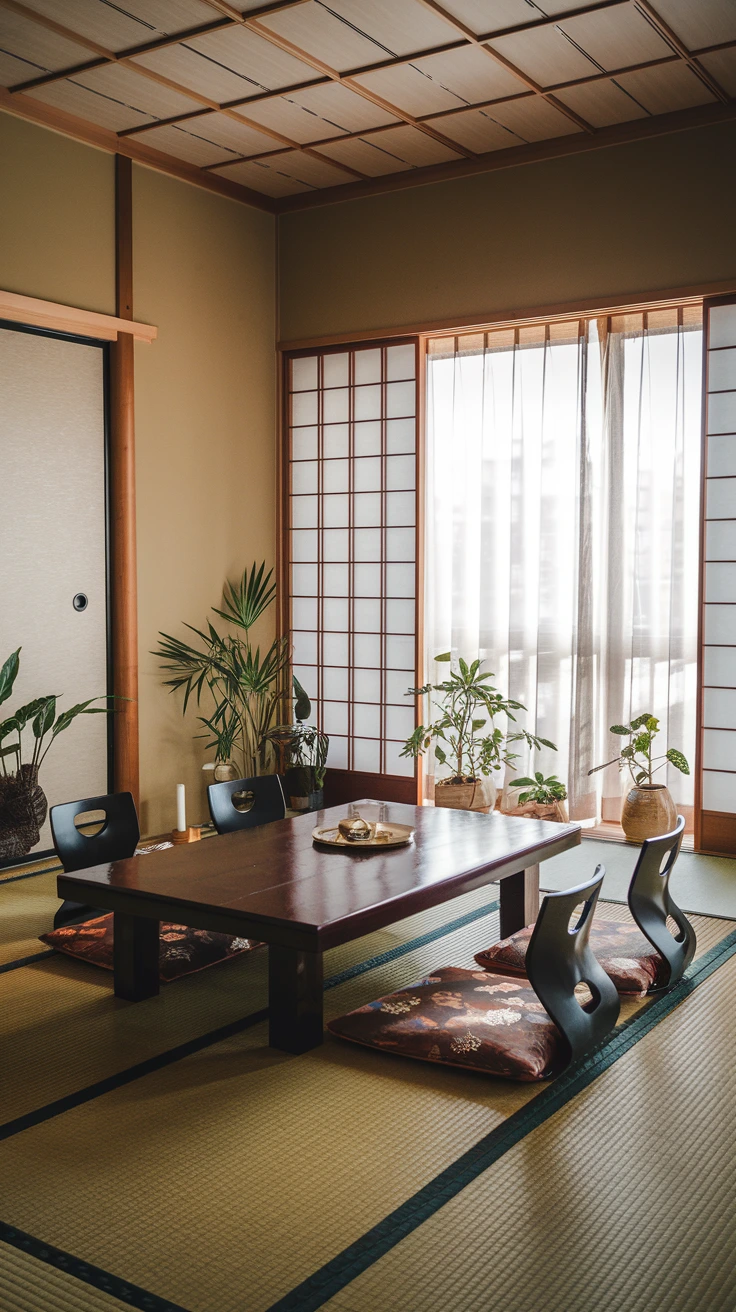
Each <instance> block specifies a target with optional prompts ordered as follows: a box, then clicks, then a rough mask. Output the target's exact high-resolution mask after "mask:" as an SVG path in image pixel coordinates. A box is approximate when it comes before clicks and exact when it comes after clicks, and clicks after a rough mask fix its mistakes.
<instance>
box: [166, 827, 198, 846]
mask: <svg viewBox="0 0 736 1312" xmlns="http://www.w3.org/2000/svg"><path fill="white" fill-rule="evenodd" d="M201 837H202V830H201V828H200V826H199V825H187V828H186V829H172V831H171V841H172V843H174V845H177V844H178V843H198V842H199V840H200V838H201Z"/></svg>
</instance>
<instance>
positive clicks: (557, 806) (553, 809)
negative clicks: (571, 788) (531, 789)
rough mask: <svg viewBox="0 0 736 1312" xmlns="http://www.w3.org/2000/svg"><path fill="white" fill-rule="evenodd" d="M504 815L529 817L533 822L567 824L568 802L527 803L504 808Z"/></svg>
mask: <svg viewBox="0 0 736 1312" xmlns="http://www.w3.org/2000/svg"><path fill="white" fill-rule="evenodd" d="M503 814H504V815H519V816H527V817H528V818H529V819H532V820H554V821H556V822H557V824H567V821H568V819H569V817H568V814H567V802H549V803H547V804H544V803H542V802H525V803H524V805H523V806H509V807H504V808H503Z"/></svg>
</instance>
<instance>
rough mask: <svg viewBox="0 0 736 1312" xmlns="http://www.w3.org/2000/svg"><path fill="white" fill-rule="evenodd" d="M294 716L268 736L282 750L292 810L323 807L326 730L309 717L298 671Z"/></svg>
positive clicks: (328, 741)
mask: <svg viewBox="0 0 736 1312" xmlns="http://www.w3.org/2000/svg"><path fill="white" fill-rule="evenodd" d="M292 684H293V688H294V720H293V722H292V723H291V724H282V725H279V726H278V727H277V728H275V729H272V730H271V732H270V734H269V737H270V739H271V741H272V742H274V743H276V744H277V745H278V747H279V749H280V752H281V758H282V768H283V780H284V792H285V794H286V797H287V799H288V802H289V806H290V807H291V809H292V810H293V811H320V810H321V809H322V807H323V806H324V782H325V774H326V771H327V750H328V748H329V745H330V740H329V738H328V737H327V734H325V733H322V731H321V730H320V729H317V728H315V726H314V725H313V724H307V723H306V721H307V720H308V719H309V717H310V715H311V714H312V703H311V702H310V700H309V697H308V695H307V693H306V692H305V691H304V689H303V688H302V685H301V684H300V682H299V680H298V679H297V677H296V675H292Z"/></svg>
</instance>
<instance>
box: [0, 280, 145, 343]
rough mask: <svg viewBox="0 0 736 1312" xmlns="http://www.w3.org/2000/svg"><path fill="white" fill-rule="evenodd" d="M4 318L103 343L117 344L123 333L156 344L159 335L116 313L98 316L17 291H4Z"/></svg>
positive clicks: (0, 311)
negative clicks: (19, 293)
mask: <svg viewBox="0 0 736 1312" xmlns="http://www.w3.org/2000/svg"><path fill="white" fill-rule="evenodd" d="M0 319H9V320H10V321H11V322H12V323H25V324H30V325H31V326H32V327H34V328H53V329H55V330H56V331H57V332H64V333H74V334H75V336H77V337H93V338H94V339H95V340H96V341H103V342H116V341H117V340H118V337H119V335H120V334H121V333H125V334H127V335H129V336H131V337H133V338H134V339H135V340H136V341H139V342H153V341H155V339H156V336H157V329H156V328H154V327H153V325H152V324H150V323H136V322H135V320H134V319H132V318H126V319H123V318H122V317H121V318H116V316H115V315H114V314H97V313H96V311H94V310H79V309H77V307H76V306H74V305H57V304H56V302H55V301H41V300H39V299H38V298H37V297H35V296H19V295H18V293H17V292H4V291H0Z"/></svg>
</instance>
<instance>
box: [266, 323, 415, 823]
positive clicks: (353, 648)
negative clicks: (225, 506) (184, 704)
mask: <svg viewBox="0 0 736 1312" xmlns="http://www.w3.org/2000/svg"><path fill="white" fill-rule="evenodd" d="M416 379H417V348H416V343H415V342H405V343H397V344H390V345H381V346H377V345H373V344H371V345H367V346H360V347H354V348H350V349H347V350H346V349H339V350H325V351H316V352H313V353H310V354H304V353H302V354H296V355H294V356H291V357H289V358H287V360H286V390H287V396H286V399H287V428H288V475H287V477H288V486H287V488H286V489H285V490H286V494H287V506H288V510H287V524H288V547H287V576H288V592H289V597H290V630H291V638H292V643H293V652H294V666H295V673H296V675H297V678H298V679H299V680H300V681H301V683H302V684H303V685H304V687H305V688H306V690H307V692H308V693H309V695H310V697H311V698H312V701H313V708H314V718H315V721H316V722H317V723H318V724H319V725H320V726H321V727H322V728H323V729H324V731H325V732H326V733H327V734H329V737H330V750H329V756H328V767H329V769H330V775H329V776H328V778H329V779H330V781H331V785H332V786H331V788H330V789H329V794H330V795H331V798H332V799H333V800H335V801H339V800H343V799H344V798H346V797H347V796H348V795H349V794H350V793H353V795H356V796H360V795H367V793H368V792H369V791H373V793H374V794H375V795H377V796H385V797H387V798H388V799H391V798H394V799H395V800H407V801H413V800H415V796H416V784H415V768H414V763H413V762H412V761H410V760H407V759H406V758H402V757H401V756H400V751H401V747H402V745H403V742H404V740H405V739H406V737H407V736H408V735H409V734H410V733H411V731H412V729H413V728H414V723H415V711H414V702H413V700H412V699H411V698H408V697H406V695H405V694H406V691H407V689H408V688H409V687H410V686H412V685H413V684H414V682H415V672H416V668H417V644H416V635H417V600H416V598H417V586H416V575H417V568H416V561H417V551H416V523H417V514H416V511H417V491H416V489H417V381H416ZM345 772H348V773H347V774H346V773H345ZM358 774H368V775H375V776H383V778H382V781H381V784H379V783H378V780H375V781H361V782H360V784H359V783H358V781H357V780H356V778H355V776H356V775H358ZM356 787H357V791H356Z"/></svg>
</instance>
